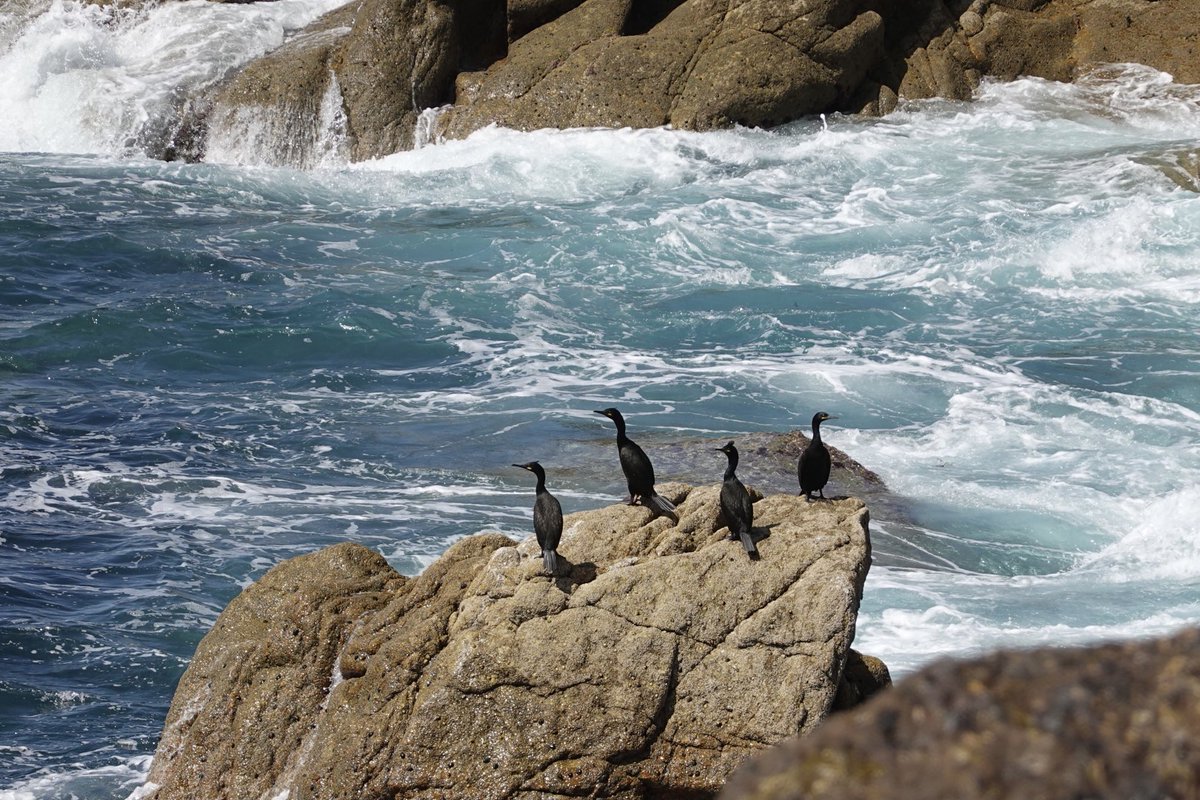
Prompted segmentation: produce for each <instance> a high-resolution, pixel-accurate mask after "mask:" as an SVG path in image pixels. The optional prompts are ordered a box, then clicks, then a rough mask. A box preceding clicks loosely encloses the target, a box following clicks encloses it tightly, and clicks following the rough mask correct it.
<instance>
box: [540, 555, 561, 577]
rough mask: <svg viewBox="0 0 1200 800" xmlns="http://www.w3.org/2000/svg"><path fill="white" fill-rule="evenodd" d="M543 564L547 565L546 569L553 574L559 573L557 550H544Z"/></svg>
mask: <svg viewBox="0 0 1200 800" xmlns="http://www.w3.org/2000/svg"><path fill="white" fill-rule="evenodd" d="M542 566H543V567H545V568H546V571H547V572H549V573H550V574H551V575H557V574H558V553H557V552H555V551H554V550H543V551H542Z"/></svg>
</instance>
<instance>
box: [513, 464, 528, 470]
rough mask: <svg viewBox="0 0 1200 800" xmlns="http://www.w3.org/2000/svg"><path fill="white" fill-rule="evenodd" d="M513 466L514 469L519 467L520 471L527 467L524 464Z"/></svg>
mask: <svg viewBox="0 0 1200 800" xmlns="http://www.w3.org/2000/svg"><path fill="white" fill-rule="evenodd" d="M513 466H514V467H517V468H518V469H525V465H524V464H513Z"/></svg>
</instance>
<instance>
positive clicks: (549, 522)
mask: <svg viewBox="0 0 1200 800" xmlns="http://www.w3.org/2000/svg"><path fill="white" fill-rule="evenodd" d="M513 466H514V467H520V468H521V469H527V470H529V471H530V472H532V473H533V474H534V475H536V476H537V497H536V498H535V499H534V501H533V532H534V533H535V534H537V542H538V547H540V548H542V565H543V566H544V567H545V568H546V571H547V572H549V573H550V574H551V575H557V574H558V540H559V539H561V538H562V526H563V521H562V506H561V505H559V503H558V498H556V497H555V496H554V495H552V494H550V492H548V491H546V470H544V469H542V465H541V464H539V463H538V462H536V461H530V462H529V463H528V464H513Z"/></svg>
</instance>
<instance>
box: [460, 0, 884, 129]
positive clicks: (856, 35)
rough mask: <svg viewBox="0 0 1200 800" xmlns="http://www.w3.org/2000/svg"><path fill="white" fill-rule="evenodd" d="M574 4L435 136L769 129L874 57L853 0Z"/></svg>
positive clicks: (825, 106) (848, 89) (859, 74)
mask: <svg viewBox="0 0 1200 800" xmlns="http://www.w3.org/2000/svg"><path fill="white" fill-rule="evenodd" d="M648 5H652V4H647V3H639V2H633V1H632V0H585V2H584V3H583V4H582V5H580V6H578V7H577V8H575V9H574V10H572V11H571V12H569V13H567V14H564V15H563V16H561V17H558V18H557V19H555V20H554V21H552V22H550V23H548V24H547V25H544V26H542V27H541V28H539V29H537V30H535V31H532V32H531V33H530V34H528V35H527V36H525V37H523V38H521V39H520V40H518V41H516V42H514V43H513V44H512V45H511V46H510V47H509V51H508V55H507V57H506V58H505V59H504V60H503V61H501V62H500V63H498V64H495V65H493V66H492V67H491V68H490V69H488V70H487V72H486V73H485V74H484V75H483V76H482V77H479V78H476V79H474V80H473V81H472V87H471V91H470V92H469V93H460V94H459V96H458V98H456V101H455V105H454V106H453V108H451V109H450V110H449V111H448V112H447V114H446V116H445V118H444V119H443V120H442V126H443V127H442V132H443V134H444V135H447V136H451V137H454V136H463V135H465V134H467V133H470V132H471V131H473V130H476V129H478V128H480V127H483V126H485V125H488V124H492V123H496V124H499V125H502V126H505V127H510V128H516V129H519V130H533V129H536V128H541V127H559V128H567V127H580V126H597V125H602V126H634V127H650V126H657V125H668V124H669V125H674V126H675V127H679V128H689V129H698V130H704V129H711V128H717V127H723V126H728V125H731V124H742V125H757V126H769V125H777V124H779V123H782V122H787V121H789V120H793V119H796V118H798V117H801V116H803V115H805V114H815V113H818V112H821V111H826V110H830V109H833V108H837V107H839V106H840V105H841V104H844V103H845V102H846V101H847V100H848V99H849V98H850V96H851V95H852V94H853V92H854V91H855V90H857V88H858V84H859V82H860V81H861V80H862V78H863V76H864V75H865V74H866V73H867V71H868V70H869V69H870V68H871V67H872V66H873V65H874V64H875V63H876V62H877V61H878V60H879V59H880V58H881V57H882V55H883V51H882V44H883V21H882V18H881V17H880V16H879V15H878V14H877V13H875V12H873V11H869V10H860V7H862V6H865V5H866V4H865V3H861V2H858V0H818V1H817V2H813V1H812V0H684V1H683V2H682V3H677V4H665V3H659V4H653V6H654V7H653V10H652V11H647V9H646V6H648Z"/></svg>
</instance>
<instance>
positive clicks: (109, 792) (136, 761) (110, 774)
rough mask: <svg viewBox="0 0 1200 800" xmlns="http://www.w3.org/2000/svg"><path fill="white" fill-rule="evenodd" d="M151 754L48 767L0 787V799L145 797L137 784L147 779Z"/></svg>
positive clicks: (37, 799) (38, 799)
mask: <svg viewBox="0 0 1200 800" xmlns="http://www.w3.org/2000/svg"><path fill="white" fill-rule="evenodd" d="M149 769H150V756H135V757H132V758H127V759H122V760H121V762H120V763H118V764H112V765H108V766H103V767H77V768H73V769H71V768H68V769H63V770H59V771H50V770H45V771H41V772H39V773H37V774H35V775H33V776H32V777H29V778H25V779H24V780H21V781H19V782H17V783H16V784H14V785H13V786H10V787H9V788H7V789H0V800H43V798H47V797H85V798H91V797H121V796H125V795H126V793H129V792H132V794H129V795H128V797H129V800H135V798H137V797H144V796H145V795H139V794H138V793H137V791H138V790H137V788H136V787H137V786H138V785H139V784H141V783H143V782H144V781H145V779H146V773H147V772H148V771H149Z"/></svg>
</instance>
